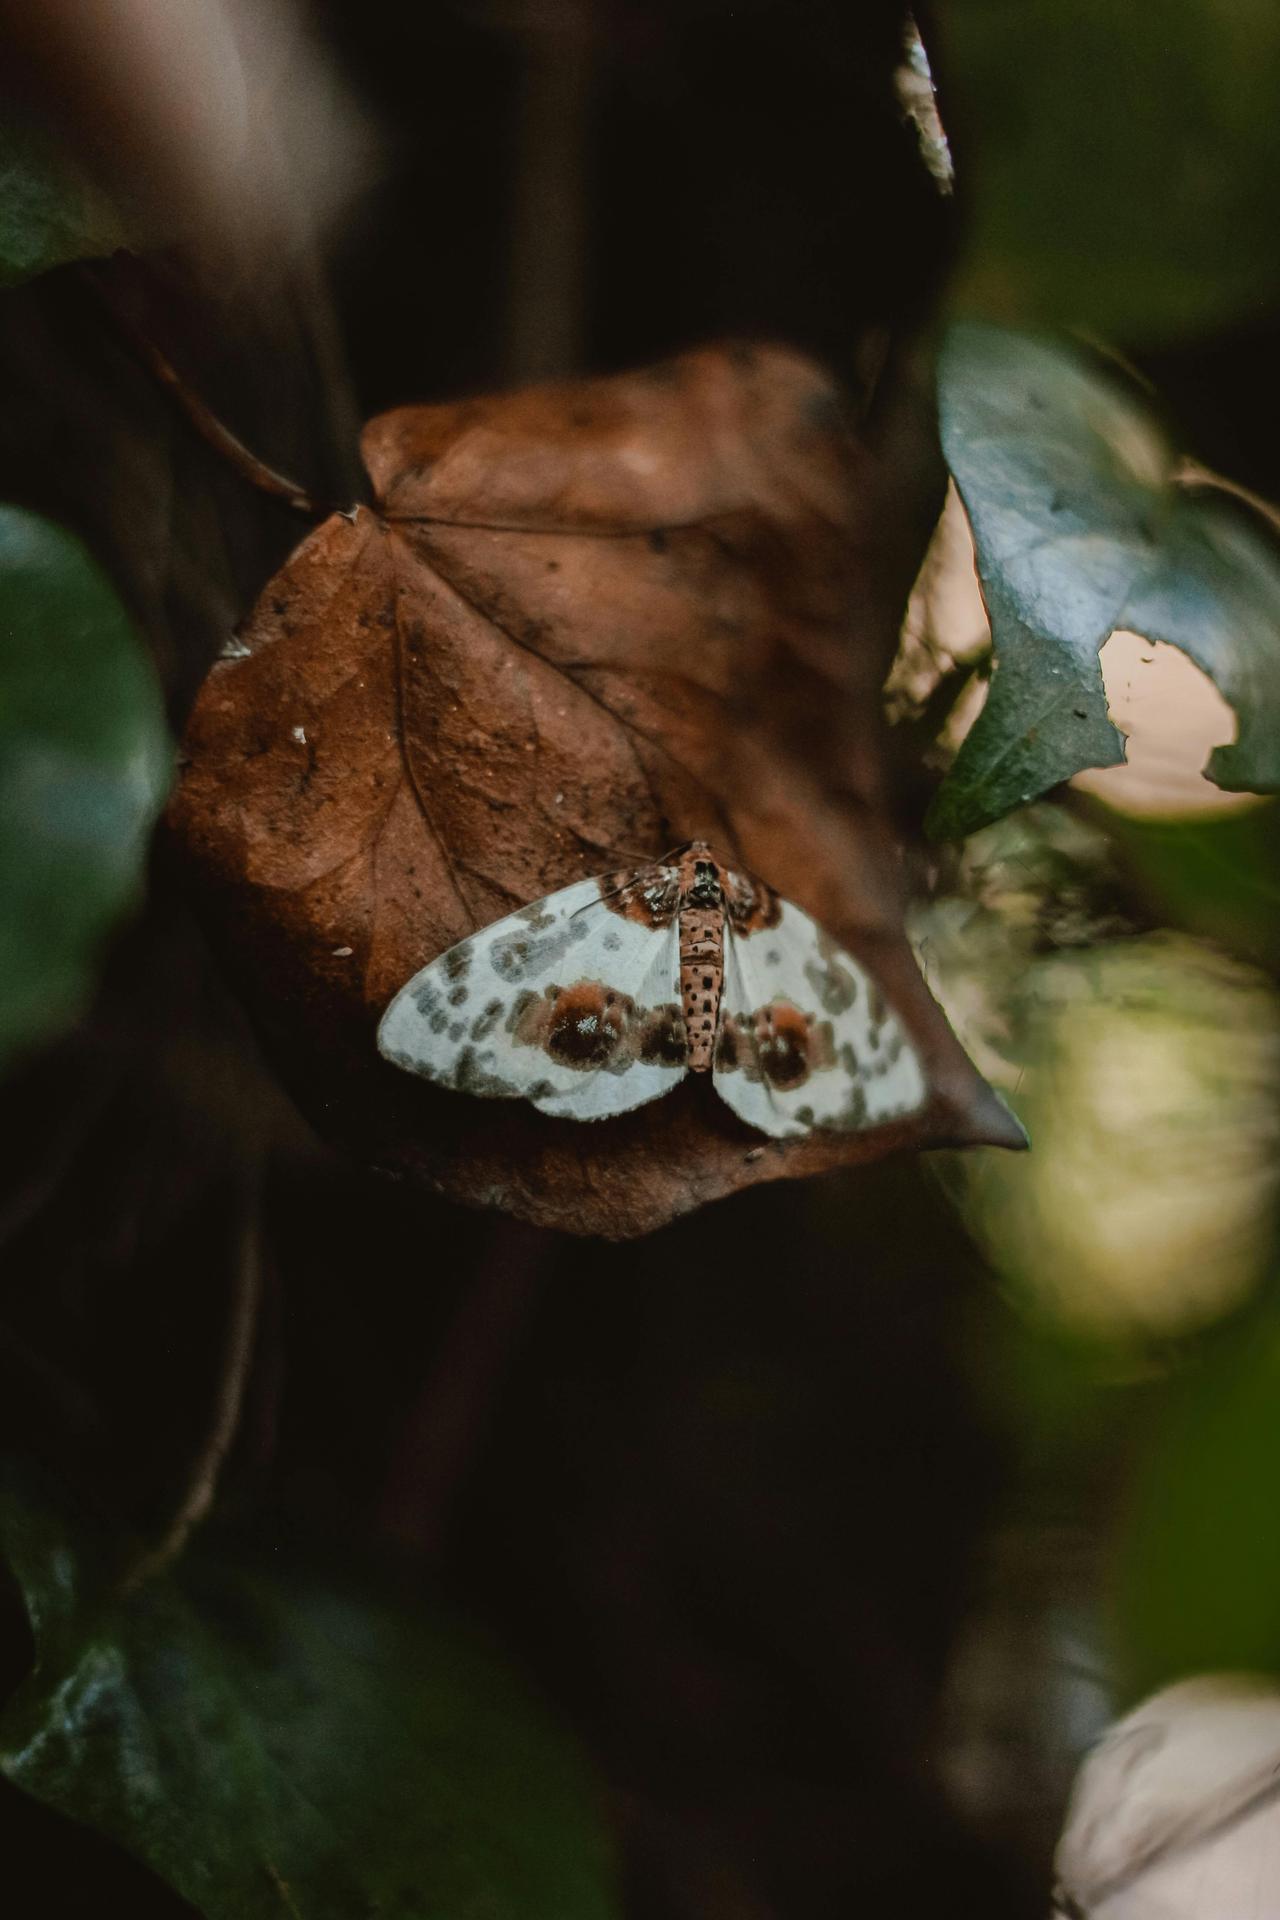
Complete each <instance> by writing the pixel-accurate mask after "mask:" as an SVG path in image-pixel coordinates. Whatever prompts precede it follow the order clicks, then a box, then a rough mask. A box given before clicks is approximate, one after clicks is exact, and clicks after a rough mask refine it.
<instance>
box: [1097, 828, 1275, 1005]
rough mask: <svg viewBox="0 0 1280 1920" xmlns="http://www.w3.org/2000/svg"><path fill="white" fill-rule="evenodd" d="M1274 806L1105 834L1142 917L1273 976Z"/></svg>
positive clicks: (1119, 829) (1120, 829)
mask: <svg viewBox="0 0 1280 1920" xmlns="http://www.w3.org/2000/svg"><path fill="white" fill-rule="evenodd" d="M1276 829H1277V808H1276V803H1275V802H1274V801H1268V802H1266V803H1265V804H1263V805H1260V806H1257V807H1251V808H1250V809H1249V810H1248V811H1247V812H1245V813H1236V814H1230V815H1225V816H1223V815H1216V816H1214V817H1212V818H1208V819H1199V820H1197V819H1187V820H1160V819H1154V820H1135V819H1127V818H1125V817H1124V816H1123V815H1120V814H1115V815H1112V816H1111V817H1110V828H1109V830H1110V834H1111V841H1112V847H1113V850H1114V852H1115V854H1116V855H1117V856H1118V857H1119V858H1121V859H1122V860H1123V861H1124V862H1125V865H1126V867H1127V870H1128V872H1129V874H1130V875H1131V877H1132V882H1133V884H1134V886H1135V887H1136V888H1137V889H1139V890H1140V892H1141V893H1142V895H1143V897H1144V898H1145V900H1146V901H1147V903H1148V906H1149V908H1150V911H1151V912H1152V913H1153V914H1154V915H1155V916H1156V917H1158V918H1159V919H1161V920H1164V921H1167V922H1168V923H1169V924H1170V925H1171V926H1177V927H1181V928H1183V929H1185V930H1186V931H1187V932H1189V933H1194V934H1197V935H1199V936H1200V937H1202V938H1205V939H1211V940H1214V941H1217V942H1219V943H1220V944H1222V945H1223V946H1225V947H1226V948H1227V949H1228V950H1229V951H1231V952H1233V953H1238V954H1242V955H1244V956H1246V957H1248V958H1249V959H1251V960H1254V961H1256V962H1257V963H1258V965H1260V966H1262V967H1265V968H1266V970H1267V972H1268V973H1270V974H1271V975H1272V976H1277V975H1280V833H1277V830H1276Z"/></svg>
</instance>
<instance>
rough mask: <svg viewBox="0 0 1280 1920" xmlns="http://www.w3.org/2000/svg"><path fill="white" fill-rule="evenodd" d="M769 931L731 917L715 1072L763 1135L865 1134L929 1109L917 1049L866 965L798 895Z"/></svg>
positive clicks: (719, 1085) (724, 1091)
mask: <svg viewBox="0 0 1280 1920" xmlns="http://www.w3.org/2000/svg"><path fill="white" fill-rule="evenodd" d="M779 906H780V917H779V919H778V921H777V924H776V925H774V926H772V927H761V928H759V929H758V930H756V931H754V932H751V933H747V934H744V933H741V932H739V931H736V930H735V929H734V927H733V926H732V924H731V923H730V922H729V921H727V920H726V924H725V967H724V989H723V992H722V994H721V1000H720V1030H719V1034H718V1036H717V1042H716V1058H715V1063H714V1067H713V1080H714V1083H715V1088H716V1091H717V1093H718V1094H719V1095H720V1097H721V1099H722V1100H724V1101H726V1102H727V1103H728V1105H729V1106H731V1107H732V1108H733V1110H734V1112H735V1113H737V1114H739V1115H740V1116H741V1117H742V1119H744V1120H746V1121H748V1122H749V1123H750V1125H751V1126H753V1127H758V1128H759V1129H760V1131H761V1132H762V1133H769V1134H774V1135H777V1136H779V1137H783V1136H786V1135H794V1134H805V1133H810V1132H812V1131H813V1129H814V1128H815V1127H822V1128H829V1129H831V1130H833V1131H835V1132H837V1133H857V1132H862V1131H865V1130H866V1129H868V1128H870V1127H878V1126H882V1125H884V1123H885V1122H886V1121H889V1120H894V1119H898V1118H899V1117H901V1116H902V1115H904V1114H908V1113H914V1112H915V1111H916V1110H917V1109H918V1108H919V1107H921V1106H923V1105H924V1102H925V1099H926V1097H927V1091H928V1089H927V1087H926V1084H925V1078H924V1073H923V1071H922V1069H921V1065H920V1059H919V1055H918V1054H917V1053H916V1051H915V1048H914V1047H913V1046H912V1044H911V1041H910V1039H909V1037H908V1035H907V1033H906V1030H905V1028H904V1027H903V1025H902V1023H901V1021H900V1020H899V1019H898V1017H897V1015H896V1014H895V1013H894V1012H893V1010H892V1008H891V1007H890V1006H889V1005H888V1004H887V1002H886V1001H885V998H884V996H883V994H882V993H881V991H880V989H879V987H878V986H877V985H876V983H875V982H874V981H873V980H872V979H871V977H870V975H869V974H868V973H867V971H866V969H865V968H863V967H860V966H859V965H858V962H857V961H856V960H855V959H854V958H853V956H852V955H851V954H848V953H846V952H845V951H844V950H843V948H841V947H839V946H837V944H836V942H835V941H834V940H833V939H832V938H831V936H830V935H829V934H827V933H824V931H823V930H822V928H821V927H820V926H819V925H818V924H817V922H816V921H815V920H811V919H810V917H809V915H808V914H807V913H803V912H802V911H801V909H800V908H799V907H797V906H793V905H792V903H791V902H790V901H789V900H784V901H781V902H780V903H779Z"/></svg>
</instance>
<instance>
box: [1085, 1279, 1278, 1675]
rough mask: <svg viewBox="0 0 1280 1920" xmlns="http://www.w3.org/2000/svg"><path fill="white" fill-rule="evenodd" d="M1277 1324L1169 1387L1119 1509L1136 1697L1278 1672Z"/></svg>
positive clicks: (1224, 1339) (1221, 1347) (1235, 1336)
mask: <svg viewBox="0 0 1280 1920" xmlns="http://www.w3.org/2000/svg"><path fill="white" fill-rule="evenodd" d="M1277 1407H1280V1316H1278V1315H1277V1311H1276V1304H1275V1302H1274V1301H1271V1302H1269V1303H1266V1304H1264V1305H1263V1306H1262V1307H1261V1308H1260V1309H1258V1310H1256V1311H1255V1312H1254V1313H1253V1314H1251V1315H1249V1316H1247V1317H1246V1319H1245V1320H1244V1321H1242V1323H1241V1324H1239V1325H1237V1326H1235V1327H1233V1328H1232V1329H1230V1331H1229V1332H1228V1333H1226V1334H1224V1335H1223V1336H1221V1337H1220V1339H1219V1341H1218V1342H1217V1343H1216V1344H1215V1345H1214V1346H1213V1347H1212V1348H1211V1349H1210V1351H1209V1352H1208V1354H1207V1355H1206V1356H1205V1357H1204V1359H1203V1361H1202V1363H1201V1364H1200V1366H1199V1367H1198V1369H1197V1370H1196V1372H1195V1373H1194V1374H1193V1375H1192V1376H1191V1377H1190V1378H1188V1379H1185V1380H1182V1381H1178V1382H1176V1383H1175V1384H1174V1386H1173V1388H1172V1391H1171V1403H1170V1405H1169V1406H1168V1407H1167V1409H1166V1412H1165V1416H1164V1418H1163V1420H1162V1421H1161V1422H1160V1423H1159V1424H1158V1426H1157V1429H1156V1432H1155V1435H1154V1438H1153V1441H1152V1444H1151V1447H1150V1451H1149V1455H1148V1458H1147V1459H1146V1461H1145V1464H1144V1466H1143V1469H1142V1471H1141V1472H1140V1473H1139V1475H1138V1479H1137V1483H1136V1486H1135V1488H1134V1489H1133V1491H1132V1493H1131V1496H1130V1500H1129V1503H1128V1510H1127V1513H1126V1521H1127V1525H1126V1529H1125V1533H1124V1537H1123V1539H1122V1543H1121V1555H1120V1567H1119V1580H1118V1586H1117V1600H1118V1621H1119V1628H1120V1640H1121V1647H1122V1651H1123V1653H1124V1656H1125V1662H1126V1667H1127V1670H1128V1673H1129V1677H1130V1681H1131V1685H1132V1689H1133V1692H1134V1694H1135V1695H1139V1694H1143V1693H1146V1692H1149V1691H1150V1690H1151V1689H1153V1688H1155V1687H1157V1686H1160V1685H1162V1684H1163V1683H1164V1682H1165V1681H1168V1680H1171V1679H1174V1678H1176V1677H1177V1676H1179V1675H1182V1674H1189V1673H1207V1672H1223V1671H1252V1672H1271V1673H1280V1524H1278V1523H1277V1514H1280V1420H1277V1418H1276V1409H1277Z"/></svg>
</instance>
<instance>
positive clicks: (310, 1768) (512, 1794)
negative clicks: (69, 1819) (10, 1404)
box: [0, 1470, 615, 1920]
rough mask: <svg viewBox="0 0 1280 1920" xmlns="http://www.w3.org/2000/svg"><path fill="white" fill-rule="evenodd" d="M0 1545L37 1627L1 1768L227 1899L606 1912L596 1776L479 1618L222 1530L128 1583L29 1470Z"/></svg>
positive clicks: (344, 1907)
mask: <svg viewBox="0 0 1280 1920" xmlns="http://www.w3.org/2000/svg"><path fill="white" fill-rule="evenodd" d="M0 1544H2V1545H3V1548H4V1553H5V1557H6V1558H7V1560H8V1562H9V1565H10V1567H11V1569H12V1571H13V1573H14V1576H15V1578H16V1579H17V1581H18V1583H19V1585H20V1587H21V1589H22V1592H23V1596H24V1599H25V1602H26V1607H27V1611H28V1615H29V1618H30V1622H31V1628H32V1632H33V1634H34V1636H35V1642H36V1664H35V1669H34V1671H33V1673H32V1674H31V1676H30V1678H29V1679H28V1680H27V1681H26V1682H25V1684H24V1685H23V1686H21V1687H20V1688H19V1690H18V1692H17V1693H16V1694H15V1695H14V1696H13V1697H12V1699H11V1700H10V1701H9V1703H8V1705H7V1706H6V1708H5V1709H4V1712H3V1714H2V1715H0V1767H2V1768H3V1771H4V1772H5V1773H6V1774H7V1775H8V1777H9V1778H10V1779H11V1780H12V1781H14V1782H15V1783H16V1784H17V1785H18V1786H20V1787H22V1788H23V1789H25V1791H26V1792H28V1793H31V1794H33V1795H35V1797H36V1798H37V1799H39V1800H42V1801H44V1802H45V1803H46V1804H47V1805H50V1806H53V1807H56V1808H58V1809H60V1810H61V1811H62V1812H64V1813H68V1814H71V1815H72V1816H74V1817H75V1818H77V1819H80V1820H83V1821H85V1822H86V1823H87V1824H88V1825H90V1826H92V1827H94V1828H96V1829H97V1830H98V1831H99V1832H101V1833H104V1834H106V1835H108V1836H110V1837H112V1838H114V1839H115V1840H117V1841H119V1842H120V1843H121V1844H123V1845H124V1846H125V1847H127V1848H128V1849H129V1850H130V1851H131V1852H133V1853H135V1854H137V1855H138V1856H140V1857H141V1858H142V1859H143V1860H145V1861H146V1862H147V1863H148V1864H149V1865H150V1866H151V1867H152V1868H153V1869H154V1870H155V1871H156V1872H157V1873H158V1874H160V1875H161V1876H162V1877H163V1878H164V1879H166V1880H167V1881H168V1882H169V1883H170V1884H171V1885H172V1886H173V1887H174V1888H176V1889H177V1890H178V1892H180V1893H181V1894H182V1895H183V1896H184V1897H185V1898H186V1899H188V1900H191V1901H193V1902H194V1903H195V1904H196V1905H197V1906H198V1907H199V1908H200V1911H201V1912H202V1913H204V1914H205V1915H207V1916H209V1920H253V1916H256V1915H261V1916H263V1920H275V1916H278V1915H279V1914H280V1913H281V1912H289V1913H305V1914H306V1915H307V1916H308V1920H350V1917H351V1916H353V1915H356V1914H369V1913H378V1914H381V1915H385V1916H387V1920H411V1916H424V1920H425V1916H427V1915H449V1916H450V1920H455V1917H456V1920H464V1917H465V1916H475V1920H480V1916H483V1917H484V1920H508V1917H509V1920H605V1916H607V1915H609V1914H611V1913H613V1912H614V1910H615V1909H614V1905H613V1898H612V1893H611V1890H610V1880H611V1875H610V1868H609V1862H608V1857H607V1852H606V1848H605V1845H604V1841H603V1837H602V1834H601V1832H600V1830H599V1827H598V1824H597V1819H596V1815H595V1811H594V1809H593V1807H592V1804H591V1795H590V1792H589V1790H588V1788H587V1784H586V1781H585V1777H584V1775H583V1773H582V1771H581V1769H580V1767H579V1764H578V1762H577V1760H576V1758H575V1756H574V1754H573V1753H572V1751H571V1749H570V1747H569V1745H568V1743H567V1742H566V1740H565V1738H564V1736H563V1735H562V1734H561V1733H560V1732H558V1731H557V1730H556V1729H555V1728H554V1727H553V1726H552V1725H551V1724H550V1722H549V1721H548V1719H547V1717H546V1715H545V1713H544V1711H543V1709H542V1708H541V1707H540V1706H539V1705H537V1703H536V1702H534V1701H533V1700H531V1699H530V1698H528V1697H527V1695H526V1693H525V1690H524V1689H523V1687H522V1686H521V1685H519V1684H518V1683H517V1682H516V1681H515V1680H514V1679H513V1678H512V1677H511V1676H510V1675H509V1674H508V1673H507V1672H506V1671H505V1670H504V1668H503V1667H502V1666H501V1665H500V1664H498V1663H497V1662H496V1661H495V1659H494V1658H493V1656H492V1655H491V1654H490V1653H489V1652H487V1651H486V1650H484V1649H483V1648H482V1647H481V1646H479V1645H478V1644H477V1643H476V1642H475V1640H474V1638H473V1636H472V1635H470V1634H469V1633H467V1632H464V1631H463V1630H462V1629H461V1628H460V1627H459V1626H457V1625H455V1624H450V1623H449V1622H447V1621H446V1620H443V1619H441V1618H439V1617H436V1616H435V1615H434V1614H433V1613H432V1612H430V1611H429V1610H428V1609H427V1608H426V1607H425V1606H424V1605H422V1604H421V1603H412V1604H411V1603H410V1602H409V1601H408V1599H407V1597H405V1596H401V1597H400V1598H399V1599H396V1598H393V1597H387V1596H383V1595H378V1594H377V1593H375V1592H374V1591H372V1590H370V1591H362V1590H360V1589H359V1588H358V1587H357V1586H356V1585H355V1584H354V1582H353V1580H352V1577H351V1575H350V1573H349V1572H348V1573H345V1574H337V1573H335V1571H334V1569H332V1568H328V1569H325V1570H323V1571H321V1572H318V1573H312V1572H308V1571H300V1570H297V1569H294V1570H293V1571H284V1570H282V1568H281V1564H280V1556H279V1549H278V1544H277V1546H276V1548H275V1550H274V1551H273V1553H272V1555H271V1557H270V1558H269V1559H265V1558H259V1559H257V1560H255V1559H254V1558H253V1557H252V1556H250V1555H247V1554H244V1553H231V1552H228V1553H224V1554H222V1555H217V1554H215V1553H214V1551H213V1550H212V1549H203V1548H202V1549H201V1551H200V1552H198V1553H197V1554H194V1555H191V1556H188V1557H187V1558H186V1559H185V1560H184V1561H183V1564H182V1566H181V1568H180V1570H179V1571H178V1572H177V1574H175V1575H174V1576H173V1577H172V1578H170V1577H167V1576H164V1575H161V1576H158V1577H155V1578H153V1579H151V1580H149V1581H148V1582H147V1583H146V1584H145V1585H143V1586H141V1587H140V1588H138V1589H136V1590H134V1591H132V1592H124V1591H122V1588H121V1584H120V1582H119V1579H118V1575H119V1567H118V1565H117V1564H114V1562H113V1556H114V1555H115V1554H118V1551H119V1547H118V1542H114V1543H112V1544H111V1545H108V1541H107V1538H106V1536H105V1535H103V1534H101V1533H100V1532H98V1531H96V1530H95V1528H94V1526H93V1524H92V1523H91V1522H89V1521H88V1520H87V1519H86V1518H85V1517H84V1516H83V1515H73V1514H72V1513H71V1512H70V1511H69V1510H64V1509H63V1508H62V1506H61V1505H60V1502H59V1500H58V1498H57V1497H56V1496H53V1497H51V1496H50V1495H49V1493H48V1492H47V1491H45V1492H42V1493H41V1494H37V1493H36V1492H34V1491H33V1489H32V1488H31V1486H30V1485H26V1484H23V1482H22V1481H21V1480H20V1478H19V1476H18V1475H17V1474H16V1473H14V1472H13V1471H12V1470H10V1471H8V1472H6V1475H5V1478H4V1484H3V1487H2V1489H0Z"/></svg>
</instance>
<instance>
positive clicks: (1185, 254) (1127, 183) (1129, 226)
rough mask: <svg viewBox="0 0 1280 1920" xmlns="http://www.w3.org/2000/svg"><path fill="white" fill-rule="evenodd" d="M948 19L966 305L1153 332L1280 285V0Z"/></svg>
mask: <svg viewBox="0 0 1280 1920" xmlns="http://www.w3.org/2000/svg"><path fill="white" fill-rule="evenodd" d="M937 31H938V51H939V53H940V55H941V56H942V59H941V64H940V71H941V73H942V76H943V78H944V79H945V81H946V83H947V92H946V95H945V101H944V112H945V117H946V120H947V126H948V131H949V132H950V134H951V137H952V140H953V143H954V146H955V154H956V167H957V171H958V175H959V178H960V181H961V183H962V184H963V186H964V187H965V189H966V191H967V194H968V199H969V216H970V218H969V233H968V246H967V256H966V260H965V263H964V267H963V270H962V274H961V279H960V284H959V290H958V291H959V299H960V302H961V304H962V305H963V306H965V307H967V308H968V309H970V310H973V311H977V312H982V313H985V314H987V315H989V316H992V317H998V318H1001V319H1006V320H1023V321H1027V320H1031V321H1039V322H1045V321H1048V322H1054V323H1058V324H1062V325H1087V326H1091V327H1093V328H1096V329H1097V330H1098V331H1099V332H1102V333H1105V334H1109V335H1110V336H1111V337H1112V338H1122V339H1125V340H1128V341H1130V342H1133V343H1135V344H1137V343H1139V342H1142V343H1150V342H1155V341H1168V340H1172V339H1176V338H1178V337H1180V336H1185V335H1186V334H1188V333H1192V332H1195V331H1205V330H1208V329H1209V328H1214V327H1221V326H1224V325H1229V324H1230V323H1232V322H1233V321H1243V320H1250V321H1251V320H1253V319H1254V318H1255V317H1256V315H1257V313H1258V311H1259V308H1260V307H1263V306H1265V304H1266V303H1267V302H1268V301H1271V300H1276V299H1280V256H1277V252H1276V247H1275V209H1276V205H1277V203H1278V202H1280V118H1278V117H1277V114H1276V91H1277V81H1278V78H1280V9H1277V8H1276V7H1275V6H1274V5H1273V4H1272V0H1162V4H1161V5H1159V6H1157V7H1141V6H1116V5H1115V4H1114V0H964V3H963V4H962V5H956V6H949V7H944V8H941V9H939V14H938V21H937Z"/></svg>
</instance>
